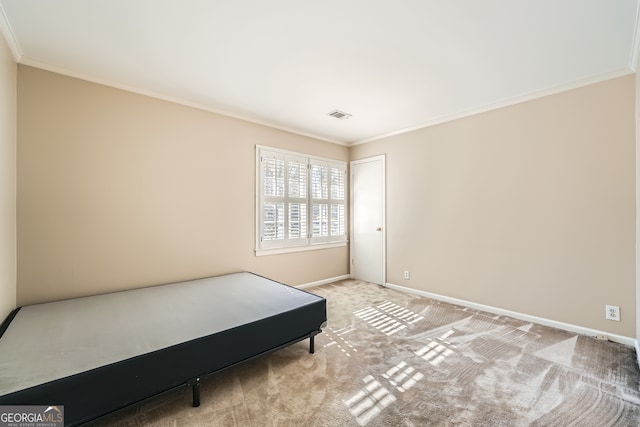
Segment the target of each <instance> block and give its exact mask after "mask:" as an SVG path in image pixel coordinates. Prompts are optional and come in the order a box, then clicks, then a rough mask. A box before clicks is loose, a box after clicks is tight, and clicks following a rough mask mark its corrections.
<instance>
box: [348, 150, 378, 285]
mask: <svg viewBox="0 0 640 427" xmlns="http://www.w3.org/2000/svg"><path fill="white" fill-rule="evenodd" d="M386 160H387V159H386V154H380V155H377V156H372V157H366V158H363V159H358V160H351V161H350V162H349V177H350V180H349V234H350V239H349V276H350V277H351V278H354V277H353V271H352V266H353V258H352V254H353V253H354V249H353V248H354V240H355V239H354V237H355V234H354V226H353V225H354V224H353V218H354V214H353V210H354V200H353V199H354V197H353V196H354V194H353V193H354V191H353V183H354V179H353V174H354V172H353V166H354V165H357V164H361V163H369V162H378V161H379V162H381V163H382V194H381V200H382V207H381V209H382V212H381V214H382V225H381V227H382V260H381V262H382V280H381V282H382V286H384V287H386V286H387V193H386V192H387V170H386Z"/></svg>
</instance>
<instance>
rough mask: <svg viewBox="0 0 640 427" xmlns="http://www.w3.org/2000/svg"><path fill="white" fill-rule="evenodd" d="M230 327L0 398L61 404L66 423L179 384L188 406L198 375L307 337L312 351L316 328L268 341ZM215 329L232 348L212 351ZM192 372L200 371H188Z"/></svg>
mask: <svg viewBox="0 0 640 427" xmlns="http://www.w3.org/2000/svg"><path fill="white" fill-rule="evenodd" d="M288 326H289V327H291V324H289V325H288ZM236 329H237V330H232V331H225V332H223V333H221V334H216V335H213V336H209V337H204V338H201V339H199V340H194V341H191V342H187V343H183V344H179V345H176V346H174V347H170V348H167V349H162V350H159V351H156V352H153V353H148V354H144V355H141V356H138V357H134V358H132V359H128V360H124V361H121V362H117V363H114V364H111V365H108V366H104V367H101V368H97V369H93V370H91V371H87V372H83V373H80V374H77V375H73V376H71V377H67V378H64V379H61V380H56V381H52V382H49V383H47V384H42V385H39V386H37V387H31V388H28V389H25V390H21V391H18V392H15V393H11V394H8V395H4V396H0V404H1V405H23V404H42V405H53V404H58V405H64V408H65V425H67V426H75V425H81V424H84V423H87V422H89V421H93V420H95V419H97V418H100V417H102V416H105V415H109V414H112V413H114V412H119V411H120V410H122V409H125V408H128V407H130V406H132V405H138V404H141V403H143V402H145V401H147V400H150V399H152V398H155V397H158V396H159V395H161V394H165V393H167V392H171V391H174V390H176V389H179V388H182V387H184V386H190V387H192V389H193V406H194V407H197V406H199V405H200V382H201V380H202V379H204V378H206V377H208V376H210V375H213V374H215V373H217V372H221V371H223V370H225V369H228V368H231V367H233V366H236V365H239V364H241V363H243V362H246V361H248V360H251V359H254V358H257V357H259V356H263V355H265V354H268V353H271V352H274V351H276V350H280V349H282V348H284V347H287V346H290V345H292V344H295V343H297V342H300V341H302V340H305V339H307V338H309V340H310V342H309V352H310V353H313V352H314V337H315V335H317V334H319V333H320V332H322V331H321V330H320V329H318V330H314V331H311V332H305V333H303V335H301V336H299V337H298V338H296V339H293V340H289V341H286V342H284V343H283V344H280V345H277V346H275V347H271V346H270V344H269V342H268V340H267V339H265V337H261V336H254V335H253V334H252V333H251V328H249V327H247V325H243V326H240V327H238V328H236ZM220 335H229V336H231V335H233V338H232V339H233V340H234V342H235V343H236V345H235V346H234V347H236V348H235V349H233V348H227V349H226V350H227V351H224V352H222V353H223V354H220V352H216V351H215V347H216V345H215V344H214V343H213V342H212V341H216V340H217V339H218V338H219V336H220ZM213 338H216V339H215V340H214V339H213ZM227 338H228V337H227ZM272 342H273V341H272ZM242 343H245V344H244V345H243V344H242ZM252 344H253V346H255V345H256V344H260V345H261V347H262V350H261V351H259V352H256V351H252V349H251V347H252ZM211 359H218V360H219V363H217V364H216V367H215V368H213V369H211V368H208V367H207V366H212V364H211V362H210V361H211ZM196 372H200V374H197V375H194V373H196ZM83 391H87V392H83Z"/></svg>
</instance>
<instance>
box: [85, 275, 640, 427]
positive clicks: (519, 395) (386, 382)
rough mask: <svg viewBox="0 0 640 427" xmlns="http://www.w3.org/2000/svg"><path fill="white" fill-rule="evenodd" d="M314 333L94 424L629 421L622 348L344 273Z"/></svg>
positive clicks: (632, 421)
mask: <svg viewBox="0 0 640 427" xmlns="http://www.w3.org/2000/svg"><path fill="white" fill-rule="evenodd" d="M310 291H311V292H313V293H315V294H318V295H321V296H324V297H325V298H327V305H328V313H327V314H328V319H329V322H328V323H329V325H328V327H327V328H326V329H325V330H324V331H323V333H322V334H320V335H318V336H317V337H316V353H315V354H309V353H308V340H305V341H303V342H300V343H298V344H295V345H293V346H290V347H288V348H285V349H283V350H279V351H277V352H275V353H272V354H270V355H267V356H263V357H260V358H257V359H255V360H253V361H249V362H247V363H245V364H243V365H240V366H238V367H235V368H232V369H229V370H226V371H223V372H221V373H219V374H216V375H213V376H211V377H209V378H207V379H206V380H204V382H203V383H202V390H201V393H202V395H201V399H202V404H201V406H200V407H198V408H193V407H191V391H190V389H188V388H185V389H183V390H181V391H176V392H173V393H170V394H167V395H165V396H162V397H159V398H157V399H154V400H152V401H150V402H148V403H146V404H144V405H142V406H139V407H134V408H129V409H126V410H124V411H122V412H119V413H117V414H114V415H112V416H109V417H106V418H103V419H102V420H100V421H99V422H97V423H95V425H97V426H148V425H153V426H359V425H360V426H365V425H367V426H530V425H531V426H639V425H640V370H639V369H638V366H637V363H636V355H635V351H634V349H632V348H630V347H626V346H624V345H620V344H616V343H612V342H608V341H599V340H596V339H594V338H590V337H586V336H581V335H576V334H573V333H569V332H565V331H561V330H557V329H553V328H549V327H545V326H540V325H536V324H531V323H527V322H524V321H520V320H516V319H513V318H508V317H504V316H496V315H493V314H489V313H484V312H480V311H476V310H472V309H467V308H464V307H460V306H455V305H451V304H447V303H443V302H439V301H436V300H432V299H428V298H423V297H418V296H414V295H408V294H404V293H402V292H398V291H395V290H391V289H387V288H383V287H380V286H377V285H372V284H369V283H365V282H361V281H357V280H345V281H342V282H338V283H335V284H330V285H323V286H319V287H316V288H312V289H310Z"/></svg>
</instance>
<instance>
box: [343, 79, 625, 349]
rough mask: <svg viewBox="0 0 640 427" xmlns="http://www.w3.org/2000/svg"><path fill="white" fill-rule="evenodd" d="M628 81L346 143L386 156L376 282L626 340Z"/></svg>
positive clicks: (356, 153)
mask: <svg viewBox="0 0 640 427" xmlns="http://www.w3.org/2000/svg"><path fill="white" fill-rule="evenodd" d="M634 78H635V77H634V76H626V77H623V78H618V79H615V80H610V81H606V82H603V83H599V84H595V85H591V86H587V87H583V88H580V89H576V90H572V91H568V92H564V93H560V94H556V95H552V96H548V97H544V98H540V99H536V100H532V101H529V102H525V103H521V104H518V105H514V106H510V107H506V108H502V109H498V110H494V111H490V112H487V113H483V114H478V115H475V116H472V117H468V118H464V119H460V120H455V121H451V122H448V123H444V124H440V125H437V126H433V127H429V128H425V129H421V130H417V131H414V132H410V133H407V134H403V135H398V136H394V137H389V138H386V139H383V140H380V141H376V142H371V143H368V144H363V145H358V146H355V147H353V148H352V149H351V159H352V160H356V159H361V158H364V157H369V156H373V155H378V154H381V153H386V156H387V163H386V167H387V228H386V229H387V244H388V246H387V281H388V282H390V283H393V284H397V285H402V286H407V287H412V288H415V289H419V290H424V291H427V292H432V293H436V294H441V295H445V296H449V297H453V298H458V299H462V300H467V301H471V302H475V303H479V304H485V305H489V306H493V307H498V308H502V309H506V310H512V311H516V312H521V313H526V314H530V315H534V316H539V317H543V318H548V319H552V320H556V321H560V322H566V323H570V324H575V325H579V326H583V327H586V328H593V329H597V330H602V331H608V332H610V333H612V334H619V335H622V336H627V337H635V336H636V331H635V328H636V313H635V310H636V307H635V301H636V295H635V221H636V217H635V148H634V144H635V136H634V132H635V130H634V102H635V101H634V97H635V93H634V92H635V89H634ZM403 270H409V271H411V279H410V280H408V281H407V280H403V278H402V271H403ZM605 304H612V305H619V306H620V307H621V312H622V322H620V323H618V322H612V321H607V320H605V319H604V313H605Z"/></svg>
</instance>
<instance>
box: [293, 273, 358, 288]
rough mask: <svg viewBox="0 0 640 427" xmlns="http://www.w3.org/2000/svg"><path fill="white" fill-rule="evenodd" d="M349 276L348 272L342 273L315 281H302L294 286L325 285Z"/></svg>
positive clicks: (310, 286) (311, 286)
mask: <svg viewBox="0 0 640 427" xmlns="http://www.w3.org/2000/svg"><path fill="white" fill-rule="evenodd" d="M350 277H351V276H349V275H348V274H343V275H342V276H337V277H330V278H328V279H324V280H318V281H317V282H309V283H303V284H302V285H298V286H296V288H298V289H306V288H313V287H314V286H320V285H326V284H327V283H333V282H339V281H340V280H345V279H349V278H350Z"/></svg>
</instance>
